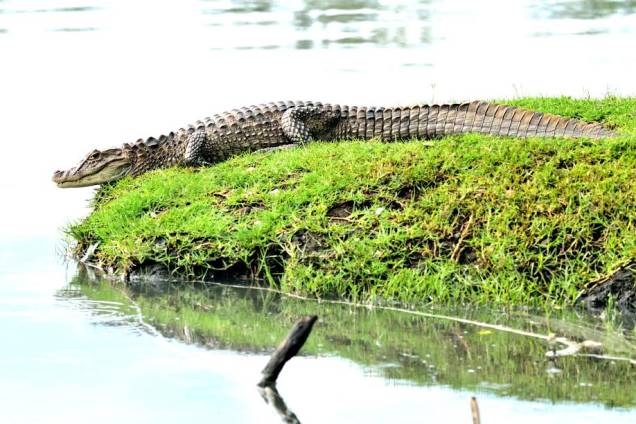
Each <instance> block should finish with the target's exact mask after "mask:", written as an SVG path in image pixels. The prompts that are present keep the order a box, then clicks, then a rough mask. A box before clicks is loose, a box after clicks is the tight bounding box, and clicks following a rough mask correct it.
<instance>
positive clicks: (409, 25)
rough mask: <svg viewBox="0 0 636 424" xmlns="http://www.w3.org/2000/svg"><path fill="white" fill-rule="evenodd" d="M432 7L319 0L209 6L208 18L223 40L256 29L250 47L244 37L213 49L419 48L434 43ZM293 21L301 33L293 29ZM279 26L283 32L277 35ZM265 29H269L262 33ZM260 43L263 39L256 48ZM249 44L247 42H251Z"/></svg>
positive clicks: (253, 31)
mask: <svg viewBox="0 0 636 424" xmlns="http://www.w3.org/2000/svg"><path fill="white" fill-rule="evenodd" d="M429 3H430V2H429V1H423V2H413V1H398V2H394V1H392V2H389V1H383V2H381V1H355V0H354V1H343V0H331V1H326V2H325V1H315V0H306V1H304V2H303V3H301V4H297V3H292V2H271V1H231V2H228V3H214V4H213V5H211V6H209V5H208V2H205V6H204V8H203V9H202V13H203V14H206V15H210V18H209V20H208V21H207V24H208V25H209V26H211V27H213V28H218V31H219V36H220V35H221V33H222V32H226V33H227V31H228V27H232V26H252V27H256V28H250V31H251V34H250V35H251V37H250V39H249V43H250V44H249V46H245V45H242V43H241V41H240V39H241V37H236V38H237V39H232V37H229V38H228V37H225V38H223V39H222V40H223V43H224V44H223V45H221V44H218V45H215V46H212V48H237V49H240V48H245V47H249V48H260V47H263V46H279V47H288V48H297V49H309V48H324V47H330V46H340V47H353V46H355V45H360V44H370V45H374V46H394V47H415V46H418V45H422V44H426V43H429V42H430V39H431V31H430V24H429V23H428V22H427V21H428V18H429V17H430V4H429ZM290 21H291V22H292V24H293V27H294V29H295V31H290V30H289V22H290ZM271 26H276V27H277V28H276V29H277V31H272V28H267V27H271ZM257 27H263V28H260V29H259V28H257ZM255 40H259V43H261V44H258V45H255V43H254V42H255ZM246 41H247V40H246Z"/></svg>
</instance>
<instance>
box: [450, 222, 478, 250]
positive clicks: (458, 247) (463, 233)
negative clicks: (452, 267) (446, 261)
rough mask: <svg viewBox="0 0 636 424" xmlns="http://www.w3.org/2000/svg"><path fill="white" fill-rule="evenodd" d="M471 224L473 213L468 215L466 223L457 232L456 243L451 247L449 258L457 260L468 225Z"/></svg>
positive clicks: (468, 228)
mask: <svg viewBox="0 0 636 424" xmlns="http://www.w3.org/2000/svg"><path fill="white" fill-rule="evenodd" d="M472 225H473V215H472V214H471V215H470V217H469V218H468V221H466V223H465V224H464V226H463V228H462V231H461V233H460V234H459V240H457V244H456V245H455V248H454V249H453V253H452V255H451V259H452V260H454V261H455V262H458V261H459V254H460V253H461V251H462V244H463V243H464V239H465V238H466V236H467V235H468V231H469V230H470V227H471V226H472Z"/></svg>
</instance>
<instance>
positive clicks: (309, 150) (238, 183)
mask: <svg viewBox="0 0 636 424" xmlns="http://www.w3.org/2000/svg"><path fill="white" fill-rule="evenodd" d="M506 103H509V104H511V103H512V104H516V105H520V106H524V107H528V108H532V109H535V110H540V111H545V112H552V113H558V114H561V115H565V116H576V117H579V118H582V119H585V120H590V121H601V122H604V123H605V124H606V125H608V126H610V127H613V128H616V129H617V130H618V131H619V132H621V133H624V136H623V137H620V138H617V139H611V140H601V141H590V140H565V139H540V138H536V139H508V138H501V137H490V136H481V135H466V136H458V137H448V138H445V139H442V140H437V141H433V142H422V141H413V142H408V143H380V142H345V143H314V144H311V145H308V146H306V147H303V148H300V149H294V150H289V151H281V152H276V153H268V154H258V153H257V154H251V155H244V156H241V157H237V158H235V159H232V160H230V161H227V162H225V163H221V164H219V165H216V166H213V167H210V168H203V169H169V170H161V171H155V172H151V173H148V174H146V175H144V176H142V177H140V178H137V179H124V180H122V181H120V182H119V183H118V184H116V185H114V186H110V187H104V188H102V189H101V190H100V191H99V192H98V195H97V196H96V200H95V210H94V212H93V213H92V214H91V215H90V216H89V217H88V218H86V219H85V220H84V221H82V222H80V223H78V224H75V225H72V226H70V228H69V233H70V234H71V236H72V237H73V238H74V239H76V240H77V241H78V242H79V243H78V252H81V251H83V250H84V249H85V248H86V247H87V246H88V245H90V244H92V243H95V242H100V244H99V247H98V250H97V251H96V257H97V259H98V261H99V262H101V264H102V265H103V266H106V267H109V266H110V267H113V268H114V269H116V270H117V271H121V272H127V271H129V270H130V269H132V268H134V267H137V266H139V265H143V264H151V263H159V264H163V265H165V266H166V267H168V268H169V269H170V270H171V271H172V272H173V273H174V275H175V276H179V277H184V278H189V277H193V276H201V275H203V274H207V275H208V276H210V274H218V273H219V272H223V273H229V274H239V273H246V272H249V273H252V274H254V275H257V276H260V277H265V278H266V279H267V280H268V281H269V282H271V283H275V284H279V285H280V287H281V288H282V289H283V290H285V291H288V292H302V293H305V294H312V295H316V296H346V297H351V298H358V299H359V298H367V297H376V296H378V297H382V298H385V299H397V300H402V301H419V300H434V301H451V300H452V301H462V302H463V301H470V302H474V301H489V302H502V303H556V304H564V303H569V302H570V301H572V300H573V299H574V298H575V297H576V295H577V294H578V293H579V292H580V290H581V289H582V287H583V285H584V284H585V283H586V282H588V281H590V280H592V279H594V278H597V277H598V276H599V275H601V274H604V273H607V272H608V271H610V270H611V269H613V268H614V267H616V266H617V265H618V264H620V263H621V262H623V261H625V260H627V259H630V258H634V257H636V139H635V137H634V136H633V134H634V133H636V99H619V98H608V99H604V100H572V99H569V98H560V99H521V100H518V101H515V102H506Z"/></svg>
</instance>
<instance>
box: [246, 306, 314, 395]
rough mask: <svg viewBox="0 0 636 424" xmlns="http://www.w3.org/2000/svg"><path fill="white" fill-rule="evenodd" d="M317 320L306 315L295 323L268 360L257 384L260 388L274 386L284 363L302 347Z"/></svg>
mask: <svg viewBox="0 0 636 424" xmlns="http://www.w3.org/2000/svg"><path fill="white" fill-rule="evenodd" d="M317 319H318V316H316V315H307V316H305V317H302V318H301V319H299V320H298V321H296V323H295V324H294V326H293V327H292V329H291V331H290V332H289V334H287V337H285V339H284V340H283V341H282V342H281V344H280V345H279V346H278V347H277V348H276V350H275V351H274V353H273V354H272V356H271V357H270V358H269V362H268V363H267V365H265V368H263V371H262V374H263V377H262V378H261V381H260V382H259V383H258V385H259V386H260V387H266V386H273V385H275V384H276V379H277V378H278V374H280V372H281V371H282V370H283V367H284V366H285V363H287V361H289V360H290V359H291V358H293V357H294V356H295V355H296V354H297V353H298V351H299V350H300V349H301V348H302V347H303V345H304V344H305V342H306V341H307V337H309V333H311V329H312V328H313V326H314V323H315V322H316V320H317Z"/></svg>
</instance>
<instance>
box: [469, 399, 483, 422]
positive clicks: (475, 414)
mask: <svg viewBox="0 0 636 424" xmlns="http://www.w3.org/2000/svg"><path fill="white" fill-rule="evenodd" d="M470 412H471V413H472V415H473V424H480V423H481V419H480V418H479V406H478V405H477V398H476V397H475V396H472V397H471V398H470Z"/></svg>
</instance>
